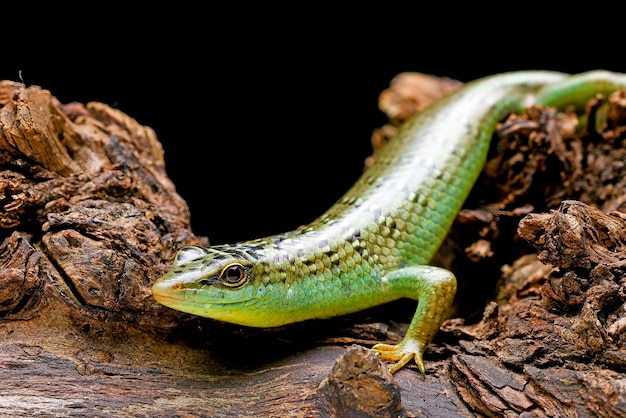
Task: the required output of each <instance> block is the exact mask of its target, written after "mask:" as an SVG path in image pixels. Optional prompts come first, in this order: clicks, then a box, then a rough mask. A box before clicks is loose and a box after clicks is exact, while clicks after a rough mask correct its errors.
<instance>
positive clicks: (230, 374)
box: [0, 73, 626, 417]
mask: <svg viewBox="0 0 626 418" xmlns="http://www.w3.org/2000/svg"><path fill="white" fill-rule="evenodd" d="M458 85H459V83H457V82H454V81H453V80H445V79H444V80H442V79H437V78H431V77H427V76H424V75H422V74H411V73H407V74H401V75H399V76H398V77H397V78H396V79H395V80H394V81H393V82H392V85H391V87H390V89H389V90H387V91H385V92H384V93H383V94H381V100H380V105H381V108H382V109H383V110H385V111H386V112H387V114H388V115H389V116H390V124H389V125H387V126H385V127H381V129H379V130H377V131H376V132H374V134H373V136H372V141H373V145H374V153H373V156H372V157H371V158H375V157H376V152H375V151H376V150H377V149H379V148H380V147H383V146H384V144H385V141H386V138H387V137H388V136H390V135H392V134H393V132H394V130H395V126H397V125H398V124H399V123H401V121H402V120H404V119H405V118H406V117H408V116H409V115H410V114H412V113H413V112H415V111H419V109H421V108H422V107H423V106H425V105H427V104H428V103H429V102H430V101H431V100H433V99H435V98H436V97H438V96H439V95H441V94H445V93H447V92H449V91H451V90H452V89H454V88H455V87H456V86H458ZM625 97H626V96H625V95H624V94H623V93H619V94H615V95H613V96H612V97H611V98H610V100H609V99H608V98H597V99H596V100H594V101H593V102H592V103H590V105H589V106H588V110H587V114H586V116H585V118H583V122H582V123H581V124H577V121H578V119H577V118H576V116H575V115H574V114H573V113H571V112H566V113H557V112H556V111H554V110H552V109H542V108H531V109H529V110H528V112H526V113H525V114H523V115H512V116H511V117H509V118H508V119H507V121H505V122H503V124H502V125H501V126H500V128H499V132H498V137H497V138H496V139H495V140H494V144H493V147H492V154H491V155H490V159H489V162H488V163H487V165H486V168H485V172H484V173H483V175H482V176H481V178H480V180H479V181H478V183H477V185H476V187H475V188H474V190H473V191H472V194H471V196H470V198H469V199H468V201H467V202H466V205H465V208H464V210H463V211H462V213H461V214H460V215H459V217H458V219H457V222H456V223H455V225H454V228H453V229H452V231H451V233H450V235H449V237H448V240H447V241H446V243H445V244H444V246H443V247H442V249H441V250H440V252H439V253H438V255H437V257H436V259H435V260H434V262H436V263H437V264H440V265H443V266H446V267H449V268H451V269H452V270H453V271H455V272H456V273H457V276H458V280H459V293H458V297H457V303H456V307H457V311H456V315H455V317H454V318H451V319H450V320H448V321H446V322H445V323H444V326H443V327H442V330H441V332H440V333H439V335H438V336H437V337H436V339H435V341H434V343H433V345H432V346H431V347H430V348H429V349H428V350H427V352H426V355H425V360H426V367H427V373H426V375H425V376H421V375H420V374H419V372H418V371H417V369H416V367H415V366H413V365H410V366H408V367H406V368H404V369H402V370H400V371H399V372H398V373H397V374H395V375H394V376H391V375H390V374H389V373H388V372H387V370H386V368H385V367H384V365H383V364H381V363H380V362H379V361H378V360H377V359H376V358H375V357H374V356H372V354H371V352H370V351H369V350H367V349H365V348H367V347H370V346H371V345H372V344H374V343H376V342H381V341H392V342H393V341H397V340H398V339H399V338H400V336H401V335H402V334H403V332H404V330H405V329H406V325H407V322H408V321H409V320H410V318H411V316H412V314H413V312H414V308H415V304H414V303H413V302H411V301H398V302H395V303H392V304H388V305H385V306H381V307H378V308H374V309H371V310H368V311H366V312H362V313H358V314H355V315H350V316H347V317H342V318H333V319H330V320H325V321H310V322H306V323H300V324H294V325H290V326H285V327H282V328H279V329H247V328H244V327H239V326H235V325H230V324H223V323H218V322H216V321H211V320H208V319H201V318H196V317H193V316H190V315H186V314H182V313H178V312H175V311H172V310H169V309H167V308H164V307H162V306H160V305H158V304H157V303H155V301H154V300H153V298H152V297H151V294H150V285H151V284H152V283H153V282H154V280H156V278H158V277H159V276H160V275H161V274H163V273H164V272H165V271H166V270H167V269H168V268H169V265H170V263H171V261H172V258H173V256H174V254H175V252H176V251H177V250H178V249H180V248H181V247H182V246H184V245H188V244H201V245H207V244H208V239H206V238H203V237H197V236H195V235H194V234H193V233H192V232H191V230H190V223H189V210H188V208H187V205H186V204H185V202H184V201H183V200H182V199H181V197H180V196H179V195H178V194H177V193H176V190H175V186H174V185H173V184H172V182H171V181H170V180H169V179H168V177H167V174H166V171H165V165H164V160H163V150H162V149H161V145H160V143H159V141H158V139H157V136H156V134H155V132H154V131H153V130H152V129H150V128H149V127H146V126H142V125H140V124H139V123H137V122H136V121H135V120H134V119H133V118H132V117H130V116H128V115H125V114H123V113H122V112H120V111H118V110H115V109H113V108H111V107H109V106H107V105H105V104H103V103H87V104H80V103H68V104H63V103H60V102H58V101H57V100H56V99H55V97H54V96H53V94H52V93H51V92H49V91H46V90H43V89H41V88H38V87H36V86H31V87H28V88H26V87H25V86H23V85H21V84H18V83H14V82H10V81H2V82H0V382H2V385H0V415H2V416H15V417H22V416H24V417H30V416H85V417H91V416H93V417H96V416H98V417H102V416H114V417H127V416H128V417H144V416H145V417H160V416H163V417H169V416H172V417H173V416H177V417H183V416H184V417H192V416H202V417H231V416H232V417H235V416H237V417H245V416H250V417H259V416H269V417H273V416H276V417H286V416H302V417H326V416H348V417H361V416H362V417H366V416H374V417H402V416H407V417H410V416H428V417H459V416H460V417H464V416H467V417H470V416H488V417H500V416H505V417H507V416H520V415H523V416H539V417H541V416H551V417H552V416H559V417H560V416H606V417H614V416H625V415H626V386H625V385H624V384H623V382H624V381H625V379H626V376H625V373H624V365H625V364H626V351H625V350H624V339H623V338H624V336H623V334H624V332H623V330H624V326H623V325H624V324H626V318H625V312H626V310H625V307H626V304H625V302H626V292H625V291H624V259H625V256H626V254H625V249H624V243H625V242H626V237H625V231H626V229H625V227H624V224H625V221H626V215H625V214H624V213H622V212H620V211H621V210H625V207H626V206H625V205H626V203H625V202H626V199H625V196H626V194H625V193H624V187H625V184H624V183H625V180H624V179H626V176H625V175H624V174H625V172H626V165H625V164H624V161H626V155H624V154H625V152H626V151H625V150H626V146H625V145H626V144H625V134H624V131H625V130H626V128H625V126H626V124H625V123H624V122H625V119H626V118H625V117H624V115H625V113H626V112H625V111H624V109H625V107H626V105H625V102H626V98H625ZM584 120H587V121H588V123H585V122H584ZM369 162H370V160H368V161H366V164H365V165H366V166H367V164H369ZM531 213H533V214H531ZM520 220H522V222H521V223H520ZM364 347H365V348H364Z"/></svg>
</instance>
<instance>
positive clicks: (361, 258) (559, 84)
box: [152, 71, 626, 373]
mask: <svg viewBox="0 0 626 418" xmlns="http://www.w3.org/2000/svg"><path fill="white" fill-rule="evenodd" d="M625 86H626V75H622V74H616V73H609V72H606V71H593V72H588V73H582V74H579V75H576V76H569V75H567V74H563V73H557V72H548V71H525V72H512V73H505V74H499V75H495V76H491V77H486V78H483V79H479V80H476V81H473V82H471V83H468V84H466V85H465V86H463V87H462V88H460V89H459V90H457V91H456V92H454V93H452V94H451V95H449V96H447V97H445V98H443V99H441V100H439V101H437V102H436V103H434V104H432V105H431V106H430V107H428V108H427V109H426V110H424V111H422V112H421V113H419V114H417V115H416V116H414V117H413V118H412V119H411V120H409V121H408V122H407V123H406V124H405V125H404V126H403V127H402V128H401V129H400V130H399V132H398V134H397V136H396V137H395V138H393V139H392V140H391V141H390V142H389V144H388V145H386V147H385V148H384V149H383V151H382V152H381V153H380V154H379V155H378V156H377V158H376V162H375V163H374V165H373V166H371V167H370V168H369V169H367V170H366V171H365V172H364V174H363V175H362V177H361V178H360V179H359V180H358V181H357V182H356V184H354V186H353V187H352V188H351V189H350V190H349V191H348V192H347V193H346V194H345V195H344V196H343V197H342V198H341V199H339V201H338V202H337V203H336V204H335V205H333V206H332V207H331V208H330V209H329V210H328V211H327V212H326V213H324V214H323V215H322V216H320V217H319V218H317V219H316V220H314V221H313V222H311V223H310V224H308V225H305V226H302V227H299V228H297V229H296V230H294V231H291V232H287V233H284V234H279V235H274V236H269V237H266V238H261V239H256V240H252V241H246V242H240V243H236V244H231V245H216V246H212V247H210V248H201V247H186V248H183V249H182V250H181V251H180V252H179V253H178V255H177V256H176V259H175V261H174V265H173V267H172V269H171V270H170V271H169V272H168V273H167V274H166V275H165V276H163V277H162V278H160V279H159V280H157V282H156V283H155V284H154V286H153V287H152V293H153V295H154V297H155V298H156V300H157V301H158V302H159V303H161V304H163V305H165V306H168V307H170V308H173V309H177V310H179V311H183V312H188V313H191V314H194V315H199V316H203V317H209V318H213V319H217V320H221V321H226V322H231V323H236V324H241V325H246V326H252V327H273V326H279V325H283V324H288V323H293V322H298V321H304V320H308V319H316V318H329V317H333V316H337V315H344V314H349V313H352V312H356V311H360V310H363V309H366V308H369V307H372V306H375V305H380V304H383V303H387V302H390V301H393V300H396V299H399V298H404V297H406V298H412V299H415V300H417V301H419V302H418V306H417V311H416V313H415V316H414V317H413V320H412V322H411V324H410V326H409V328H408V331H407V332H406V335H405V337H404V339H403V340H402V341H401V342H400V343H399V344H398V345H387V344H377V345H375V346H374V347H373V348H372V349H373V350H374V352H375V353H376V354H377V355H378V356H379V357H380V358H381V359H384V360H387V361H391V362H392V366H391V368H390V370H391V372H392V373H393V372H395V371H397V370H399V369H400V368H402V367H403V366H404V365H405V364H406V363H407V362H408V361H410V360H411V359H415V362H416V363H417V365H418V367H419V370H420V371H421V372H422V373H424V372H425V371H424V362H423V359H422V355H423V353H424V350H425V349H426V347H427V346H428V345H429V344H430V342H431V341H432V339H433V337H434V336H435V334H436V332H437V330H438V329H439V327H440V325H441V323H442V321H443V320H444V319H445V315H446V313H447V311H448V310H449V307H450V305H451V303H452V301H453V298H454V295H455V292H456V279H455V277H454V275H453V274H452V273H451V272H449V271H447V270H444V269H442V268H438V267H432V266H428V265H426V263H428V261H429V260H430V259H431V257H432V256H433V254H434V253H435V252H436V251H437V249H438V247H439V245H440V244H441V242H442V240H443V239H444V237H445V236H446V234H447V232H448V229H449V228H450V226H451V225H452V223H453V221H454V219H455V217H456V216H457V214H458V212H459V210H460V209H461V206H462V204H463V202H464V201H465V198H466V197H467V195H468V194H469V192H470V189H471V187H472V185H473V184H474V182H475V181H476V179H477V177H478V175H479V173H480V171H481V170H482V167H483V165H484V163H485V159H486V155H487V151H488V148H489V143H490V140H491V137H492V135H493V132H494V130H495V127H496V124H497V123H498V122H499V121H500V120H502V119H503V118H504V117H505V116H506V114H508V113H510V112H518V111H522V110H523V109H524V107H525V106H526V105H529V104H543V105H547V106H559V107H563V106H565V105H568V104H574V105H576V106H578V107H579V108H580V107H582V106H584V104H585V102H586V101H587V100H588V99H589V98H591V97H592V96H593V95H595V94H596V93H603V94H605V95H607V94H609V93H611V92H613V91H615V90H617V89H619V88H623V87H625Z"/></svg>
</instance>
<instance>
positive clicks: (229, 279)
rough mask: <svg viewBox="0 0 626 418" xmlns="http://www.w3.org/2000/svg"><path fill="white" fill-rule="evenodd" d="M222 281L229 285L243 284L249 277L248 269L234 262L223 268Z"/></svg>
mask: <svg viewBox="0 0 626 418" xmlns="http://www.w3.org/2000/svg"><path fill="white" fill-rule="evenodd" d="M220 277H221V279H222V282H223V283H224V284H225V285H226V286H228V287H237V286H241V285H242V284H244V283H245V282H246V280H247V279H248V277H247V274H246V270H245V269H244V268H243V266H242V265H241V264H238V263H233V264H230V265H228V266H226V267H224V270H222V273H221V274H220Z"/></svg>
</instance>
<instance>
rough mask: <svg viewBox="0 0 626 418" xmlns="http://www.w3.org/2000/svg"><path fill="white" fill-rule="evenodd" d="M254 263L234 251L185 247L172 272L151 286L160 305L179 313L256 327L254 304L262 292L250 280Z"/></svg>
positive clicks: (219, 248) (245, 254) (250, 257)
mask: <svg viewBox="0 0 626 418" xmlns="http://www.w3.org/2000/svg"><path fill="white" fill-rule="evenodd" d="M254 265H255V261H254V258H253V257H252V256H251V255H250V254H247V253H245V252H242V251H238V250H237V249H236V248H234V247H229V248H227V247H220V246H216V247H211V248H202V247H195V246H190V247H185V248H183V249H181V250H180V251H179V252H178V254H177V255H176V258H175V260H174V264H173V266H172V268H171V269H170V270H169V271H168V272H167V273H166V274H165V275H164V276H163V277H161V278H159V279H158V280H157V281H156V282H155V283H154V285H153V286H152V295H153V296H154V298H155V299H156V300H157V302H159V303H160V304H162V305H165V306H167V307H169V308H172V309H176V310H179V311H182V312H187V313H190V314H194V315H198V316H203V317H207V318H213V319H218V320H222V321H226V322H232V323H236V324H241V325H250V326H266V325H264V324H261V325H259V324H256V323H255V322H256V321H257V320H256V319H255V311H256V310H255V309H254V304H255V300H256V299H258V298H262V297H263V293H264V290H265V288H264V287H263V286H259V285H258V284H256V285H255V283H254V280H253V279H252V275H253V269H254Z"/></svg>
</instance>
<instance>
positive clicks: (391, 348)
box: [372, 341, 426, 375]
mask: <svg viewBox="0 0 626 418" xmlns="http://www.w3.org/2000/svg"><path fill="white" fill-rule="evenodd" d="M372 351H374V354H376V356H377V357H378V358H379V359H381V360H387V361H392V362H395V363H394V364H393V365H391V366H390V367H389V371H390V372H391V373H392V374H393V373H395V372H397V371H398V370H400V369H401V368H402V367H404V366H405V365H406V364H407V363H408V362H409V361H411V359H415V363H417V367H418V368H419V370H420V372H421V373H422V375H423V374H425V373H426V369H425V368H424V360H423V359H422V352H423V351H424V350H423V348H422V344H420V343H415V342H411V341H409V342H406V341H402V342H400V344H398V345H391V344H376V345H375V346H374V347H372Z"/></svg>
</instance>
